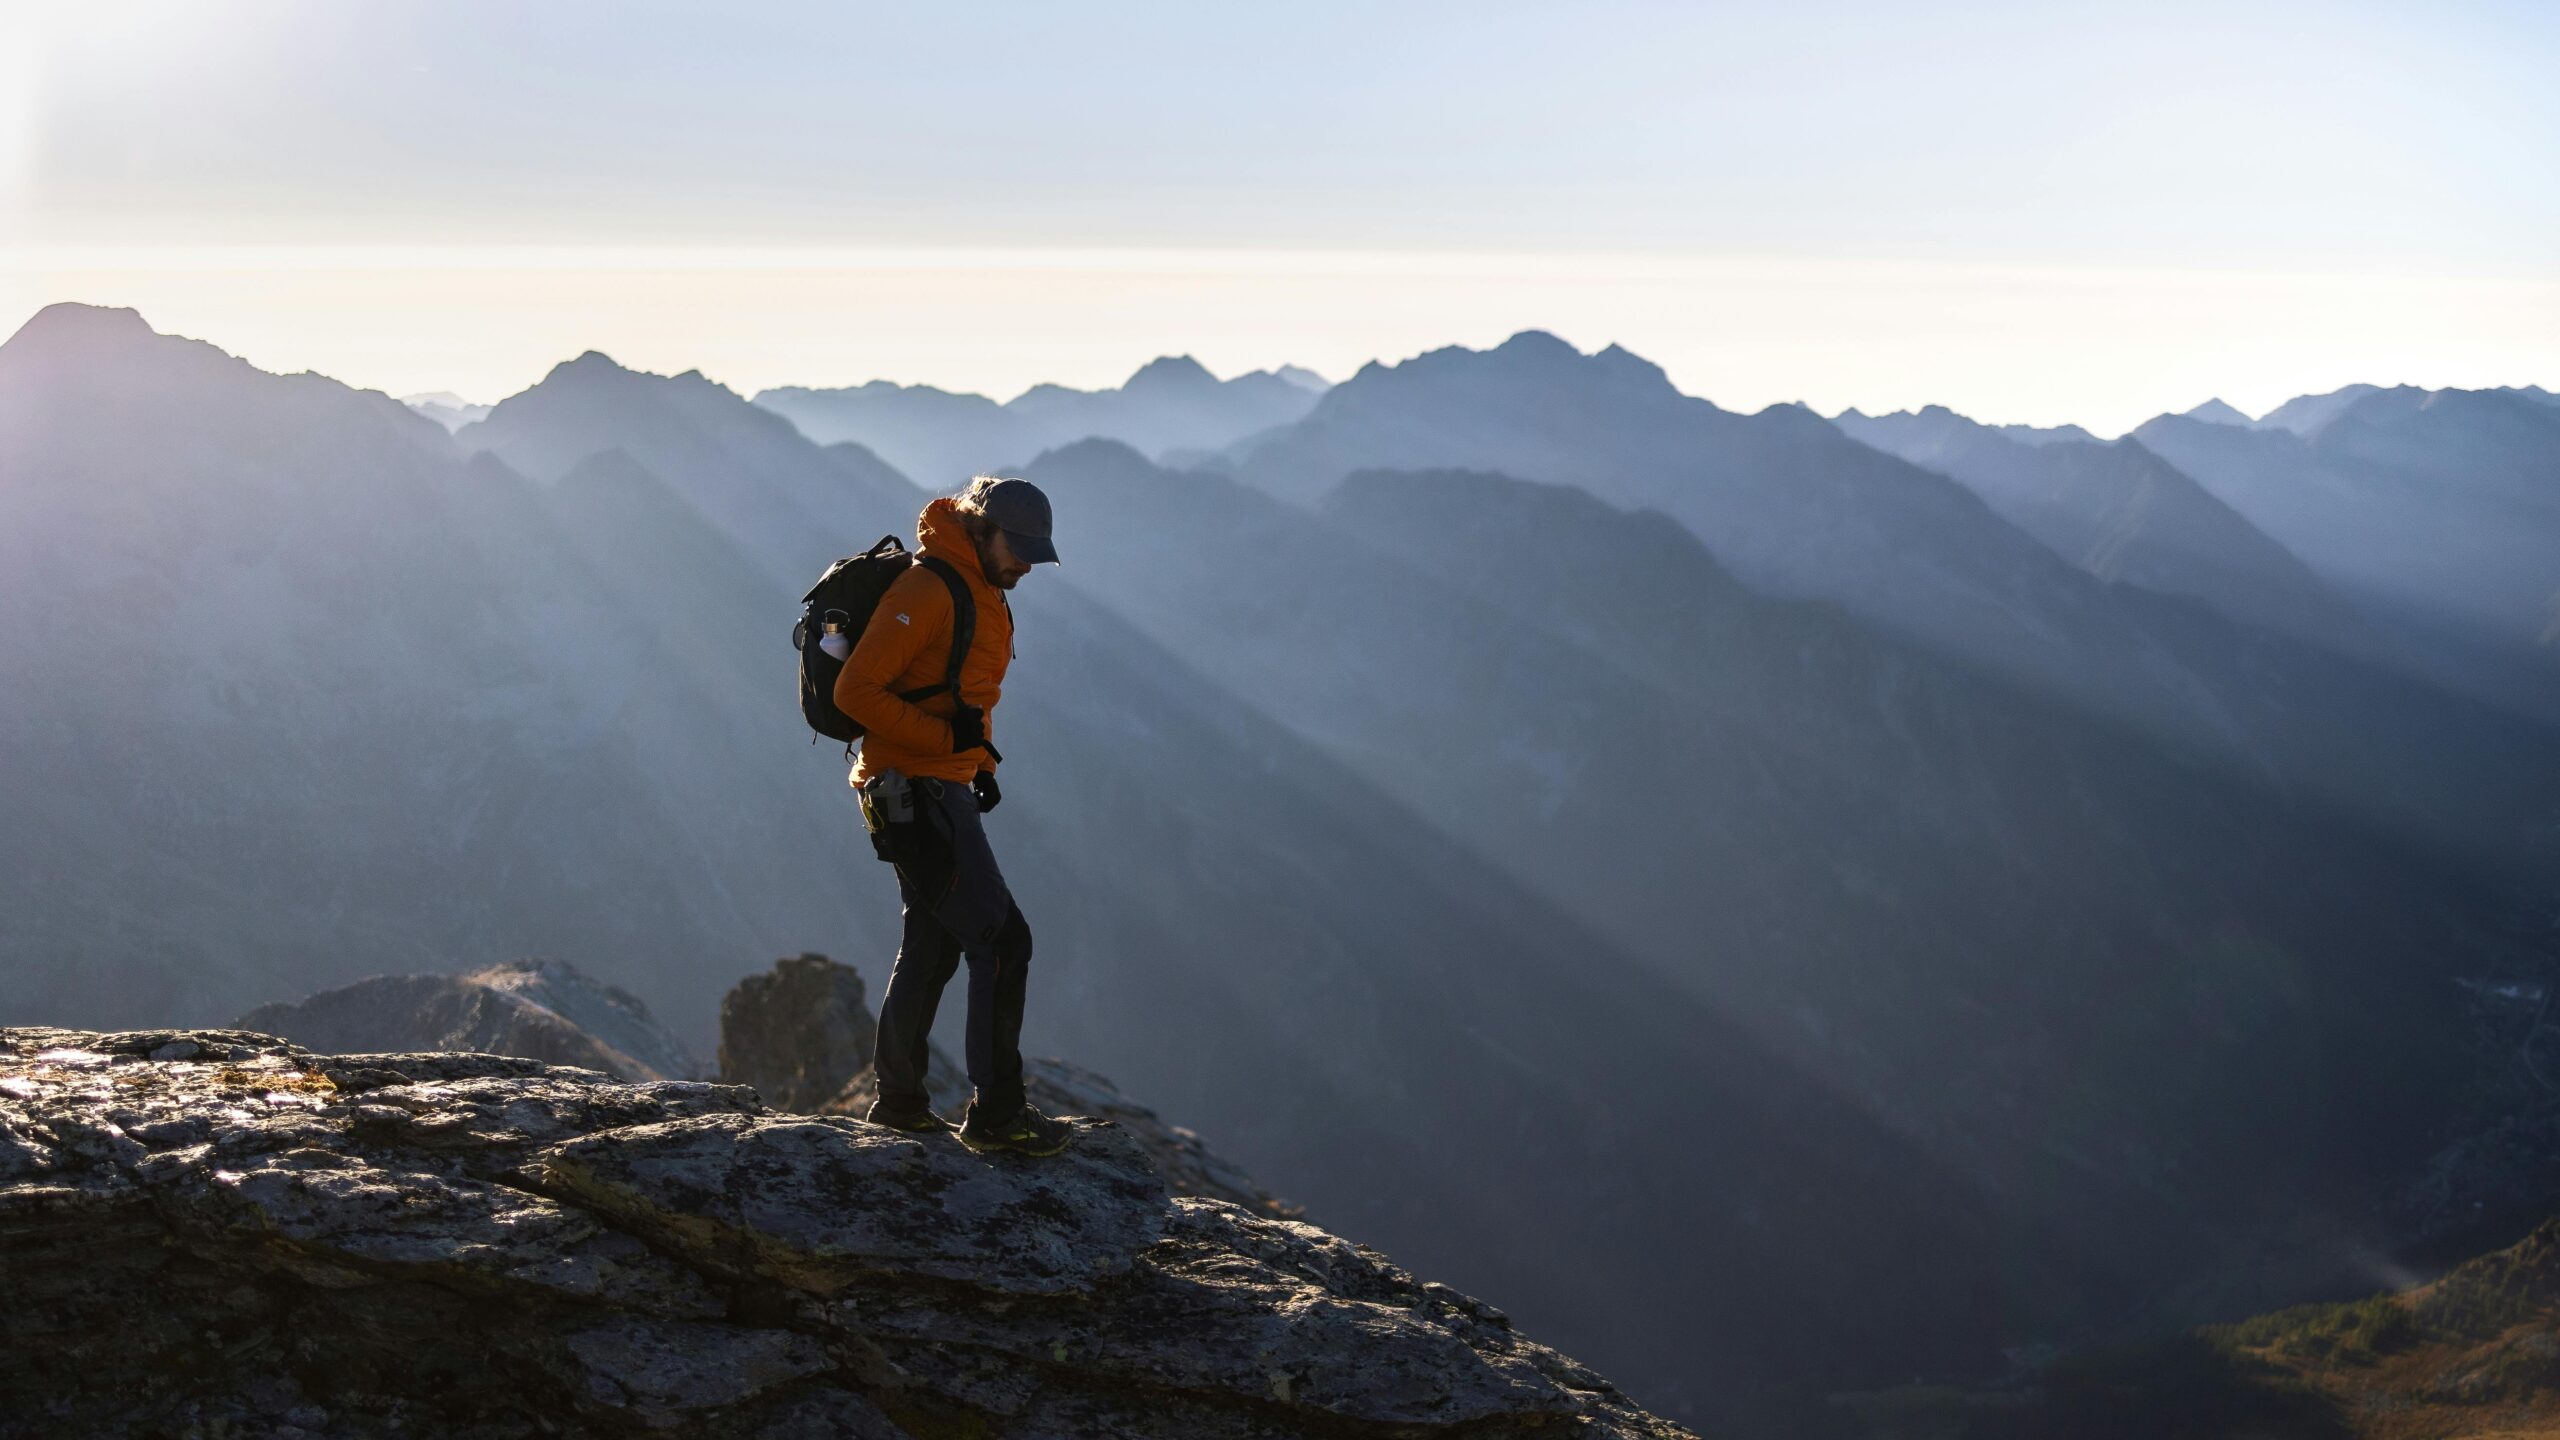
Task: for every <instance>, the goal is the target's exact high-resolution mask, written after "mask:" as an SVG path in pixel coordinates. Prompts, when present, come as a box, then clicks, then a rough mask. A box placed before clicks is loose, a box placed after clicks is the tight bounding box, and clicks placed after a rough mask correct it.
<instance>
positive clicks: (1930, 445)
mask: <svg viewBox="0 0 2560 1440" xmlns="http://www.w3.org/2000/svg"><path fill="white" fill-rule="evenodd" d="M2189 413H2190V414H2191V415H2192V414H2193V413H2194V412H2189ZM1835 423H1836V424H1838V425H1839V426H1840V428H1841V429H1843V430H1845V431H1847V432H1848V433H1849V434H1850V435H1851V436H1852V437H1854V438H1855V439H1857V440H1859V441H1862V442H1864V443H1866V444H1869V445H1873V446H1874V447H1876V448H1877V449H1879V450H1883V451H1885V452H1886V453H1888V454H1892V455H1898V456H1901V457H1902V458H1903V459H1905V460H1908V461H1910V462H1911V463H1912V464H1914V465H1918V466H1921V467H1923V468H1925V469H1930V470H1935V471H1937V472H1938V473H1940V474H1942V475H1947V476H1950V477H1952V478H1954V479H1956V480H1957V481H1960V482H1962V483H1963V484H1964V485H1965V486H1966V487H1967V488H1969V489H1971V490H1972V491H1973V492H1974V493H1976V494H1978V495H1980V496H1981V497H1982V498H1983V499H1985V500H1987V501H1989V502H1990V503H1991V508H1992V509H1994V510H1997V511H1999V512H2000V514H2001V515H2003V516H2004V517H2006V518H2007V519H2008V520H2009V521H2010V522H2011V523H2013V524H2015V525H2016V526H2017V527H2018V528H2020V529H2022V530H2024V531H2026V532H2027V533H2028V534H2030V535H2033V536H2035V537H2036V538H2037V539H2039V540H2042V541H2043V542H2044V543H2045V544H2046V545H2048V546H2050V547H2052V549H2053V551H2054V553H2056V554H2058V555H2060V556H2062V558H2064V559H2066V560H2068V561H2070V562H2072V563H2073V564H2075V565H2077V566H2079V567H2080V568H2081V569H2083V570H2086V571H2088V572H2089V573H2090V574H2092V575H2095V576H2097V577H2098V578H2099V579H2101V580H2112V581H2121V582H2123V583H2125V584H2128V585H2139V586H2141V587H2143V588H2144V589H2147V590H2157V591H2160V592H2162V593H2163V594H2169V595H2190V596H2193V597H2195V598H2197V599H2199V600H2202V601H2204V602H2205V603H2207V604H2209V605H2212V606H2213V607H2214V608H2216V609H2218V610H2220V611H2222V612H2223V613H2224V614H2227V615H2229V616H2231V617H2232V618H2233V619H2235V620H2240V621H2242V622H2244V623H2247V624H2250V625H2254V626H2257V627H2259V628H2262V629H2267V630H2273V631H2276V632H2279V633H2281V634H2287V635H2293V636H2296V637H2298V638H2301V639H2305V640H2309V641H2311V642H2313V643H2315V644H2319V645H2324V646H2327V647H2329V648H2331V649H2335V650H2338V651H2340V652H2341V653H2345V654H2361V653H2365V652H2368V651H2370V650H2371V649H2372V644H2373V642H2372V640H2371V638H2370V637H2369V636H2368V635H2367V634H2366V633H2365V631H2364V626H2363V623H2362V622H2361V621H2360V619H2359V618H2358V617H2357V616H2356V615H2355V613H2354V612H2353V611H2352V610H2350V609H2349V608H2348V607H2347V605H2346V603H2345V602H2344V601H2343V600H2342V599H2340V598H2339V597H2338V596H2337V595H2335V594H2333V593H2331V592H2330V591H2329V589H2328V587H2327V586H2326V585H2324V584H2323V583H2322V582H2321V581H2320V579H2319V577H2317V576H2316V575H2314V574H2312V573H2311V571H2310V569H2309V568H2308V567H2307V566H2305V565H2304V564H2303V563H2302V562H2301V561H2300V560H2298V559H2296V558H2294V556H2293V555H2292V553H2291V552H2289V551H2287V550H2286V549H2285V548H2284V547H2283V546H2281V545H2279V544H2277V543H2276V542H2275V541H2273V540H2271V539H2269V538H2268V537H2267V536H2266V535H2265V533H2264V532H2262V531H2260V530H2259V529H2258V528H2257V527H2255V526H2253V525H2251V524H2250V523H2249V522H2248V521H2247V520H2245V519H2243V518H2241V516H2240V514H2239V513H2238V512H2237V511H2234V510H2233V509H2232V508H2231V507H2230V506H2228V505H2225V504H2223V503H2222V502H2221V501H2220V500H2217V499H2215V498H2214V497H2213V496H2212V495H2210V494H2208V493H2206V492H2205V490H2204V489H2203V488H2202V487H2201V486H2199V485H2197V484H2196V482H2195V481H2193V480H2191V479H2189V478H2187V477H2186V476H2185V475H2182V474H2180V473H2179V472H2178V471H2177V470H2176V468H2175V467H2173V466H2171V465H2170V464H2169V463H2168V462H2167V461H2164V460H2162V459H2161V458H2160V457H2159V456H2157V455H2154V454H2152V453H2151V452H2150V451H2148V450H2146V449H2144V448H2143V447H2142V446H2141V445H2140V444H2139V443H2138V442H2135V441H2129V440H2128V441H2121V442H2118V443H2116V444H2113V445H2102V444H2098V443H2096V442H2093V441H2071V440H2062V439H2055V440H2050V441H2046V442H2044V443H2038V444H2028V443H2023V442H2021V441H2019V440H2017V439H2014V438H2012V437H2010V436H2008V435H2005V434H2003V433H2001V432H2000V431H1998V430H1995V429H1993V428H1992V427H1990V426H1987V425H1978V424H1976V423H1974V422H1973V421H1971V420H1968V419H1966V418H1964V417H1963V416H1961V415H1958V414H1956V413H1955V412H1954V411H1952V410H1949V409H1947V408H1945V407H1944V406H1939V405H1932V406H1929V407H1928V408H1926V409H1924V410H1921V411H1918V412H1917V413H1914V412H1910V411H1903V412H1898V413H1896V414H1892V415H1879V416H1865V415H1859V414H1857V413H1855V412H1850V413H1848V414H1844V415H1842V416H1840V417H1839V419H1838V420H1837V421H1836V422H1835Z"/></svg>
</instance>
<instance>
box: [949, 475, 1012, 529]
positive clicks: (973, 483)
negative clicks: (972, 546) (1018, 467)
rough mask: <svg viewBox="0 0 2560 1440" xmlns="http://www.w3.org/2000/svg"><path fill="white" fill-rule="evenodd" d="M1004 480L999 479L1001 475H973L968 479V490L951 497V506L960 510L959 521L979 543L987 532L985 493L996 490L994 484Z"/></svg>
mask: <svg viewBox="0 0 2560 1440" xmlns="http://www.w3.org/2000/svg"><path fill="white" fill-rule="evenodd" d="M1004 479H1006V477H1001V474H975V477H970V482H968V489H963V492H960V495H952V505H955V507H957V510H960V520H963V523H965V525H968V533H970V536H975V538H980V541H983V538H986V530H988V518H986V492H988V489H996V484H998V482H1004Z"/></svg>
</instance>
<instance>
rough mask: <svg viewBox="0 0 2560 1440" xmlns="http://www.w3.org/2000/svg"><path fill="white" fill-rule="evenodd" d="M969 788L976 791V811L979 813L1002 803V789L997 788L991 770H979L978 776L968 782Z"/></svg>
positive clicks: (994, 775)
mask: <svg viewBox="0 0 2560 1440" xmlns="http://www.w3.org/2000/svg"><path fill="white" fill-rule="evenodd" d="M969 788H970V789H971V790H974V791H976V792H977V795H978V813H979V814H981V815H984V814H986V813H987V812H988V811H990V810H993V809H994V808H996V807H997V806H998V805H1001V804H1003V803H1004V791H1003V790H1001V789H999V788H997V786H996V772H994V771H993V770H981V771H979V772H978V778H977V779H975V780H972V781H970V782H969Z"/></svg>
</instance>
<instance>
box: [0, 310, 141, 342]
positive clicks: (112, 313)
mask: <svg viewBox="0 0 2560 1440" xmlns="http://www.w3.org/2000/svg"><path fill="white" fill-rule="evenodd" d="M159 333H160V332H159V331H157V330H154V329H152V328H151V322H149V321H147V320H145V319H143V318H142V312H141V311H139V310H135V309H132V308H131V307H129V306H123V305H89V304H84V303H82V302H80V301H77V300H63V301H59V302H57V303H55V304H52V305H47V306H46V307H44V308H43V309H41V310H39V311H37V312H36V313H35V314H34V315H32V316H29V317H28V319H27V323H26V324H24V325H21V326H19V327H18V333H17V334H15V335H13V336H11V337H10V339H9V343H10V344H12V345H15V344H17V343H18V342H19V341H21V340H24V341H27V342H28V343H30V344H40V345H41V344H54V343H59V342H61V341H66V340H79V341H88V342H93V343H94V342H96V341H100V340H111V341H133V340H144V339H150V338H152V337H154V336H157V335H158V334H159Z"/></svg>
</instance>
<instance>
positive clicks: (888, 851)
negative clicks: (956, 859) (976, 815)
mask: <svg viewBox="0 0 2560 1440" xmlns="http://www.w3.org/2000/svg"><path fill="white" fill-rule="evenodd" d="M940 783H941V782H939V781H935V780H922V779H916V778H913V777H910V776H907V775H902V774H900V773H899V772H897V771H895V770H883V771H881V772H880V773H879V774H877V775H874V776H872V777H871V778H870V779H869V780H866V781H864V782H863V783H862V784H860V785H857V786H855V787H854V792H853V793H854V794H855V795H856V796H857V797H859V798H860V800H861V801H862V828H863V829H864V830H865V831H867V832H868V833H869V834H870V836H871V850H872V853H873V854H875V855H878V856H879V857H880V858H881V859H882V860H883V861H886V862H887V863H889V864H891V865H911V864H915V863H917V862H919V861H924V860H928V859H933V858H937V857H938V856H940V854H941V853H942V852H943V851H945V850H947V849H948V848H949V846H950V841H949V839H948V837H947V836H946V835H945V834H944V833H942V831H941V830H939V829H937V828H936V827H935V824H934V822H935V821H937V820H939V821H942V822H943V824H944V825H946V826H947V825H948V824H949V823H950V822H949V821H948V820H947V819H946V818H945V817H944V816H943V815H942V814H941V809H942V806H941V803H940V800H939V796H938V792H939V790H940Z"/></svg>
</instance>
